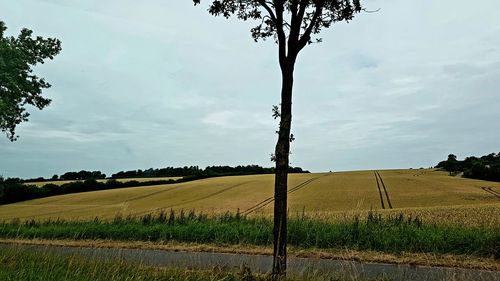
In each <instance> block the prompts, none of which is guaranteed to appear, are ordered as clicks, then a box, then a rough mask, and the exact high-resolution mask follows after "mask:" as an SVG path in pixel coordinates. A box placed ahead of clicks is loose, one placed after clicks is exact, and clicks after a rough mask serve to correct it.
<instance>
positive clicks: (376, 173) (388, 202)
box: [373, 171, 392, 209]
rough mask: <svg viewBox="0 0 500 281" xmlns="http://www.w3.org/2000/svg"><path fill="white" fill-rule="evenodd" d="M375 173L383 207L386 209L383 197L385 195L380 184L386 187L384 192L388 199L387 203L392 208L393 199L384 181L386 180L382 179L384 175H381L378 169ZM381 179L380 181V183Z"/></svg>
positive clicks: (383, 187)
mask: <svg viewBox="0 0 500 281" xmlns="http://www.w3.org/2000/svg"><path fill="white" fill-rule="evenodd" d="M373 173H374V174H375V179H376V180H377V187H378V192H379V195H380V201H381V203H382V209H385V206H384V199H383V197H384V196H383V195H382V190H381V188H380V186H382V189H384V194H385V198H386V201H387V205H388V207H389V209H392V203H391V199H390V198H389V192H387V187H386V186H385V183H384V180H383V179H382V176H380V173H379V172H378V171H374V172H373ZM379 181H380V183H379Z"/></svg>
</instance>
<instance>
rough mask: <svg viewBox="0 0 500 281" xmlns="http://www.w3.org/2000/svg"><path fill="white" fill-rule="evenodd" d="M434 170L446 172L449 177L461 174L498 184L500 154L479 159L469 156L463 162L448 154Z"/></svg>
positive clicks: (499, 180)
mask: <svg viewBox="0 0 500 281" xmlns="http://www.w3.org/2000/svg"><path fill="white" fill-rule="evenodd" d="M436 168H440V169H443V170H446V171H448V172H449V173H450V175H458V174H462V175H463V176H464V177H466V178H471V179H480V180H488V181H498V182H500V152H499V153H490V154H488V155H484V156H481V157H475V156H470V157H466V158H465V159H464V160H458V159H457V156H456V155H455V154H450V155H448V159H447V160H445V161H441V162H439V164H438V165H437V166H436Z"/></svg>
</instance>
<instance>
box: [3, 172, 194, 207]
mask: <svg viewBox="0 0 500 281" xmlns="http://www.w3.org/2000/svg"><path fill="white" fill-rule="evenodd" d="M189 180H192V179H189ZM183 181H188V179H184V180H183V179H179V180H152V181H145V182H138V181H127V182H120V181H117V180H108V181H106V182H98V181H96V180H95V179H88V180H85V181H74V182H69V183H65V184H62V185H56V184H51V183H49V184H46V185H43V186H40V187H38V186H35V185H25V184H23V183H22V182H21V181H19V180H18V179H6V180H3V179H2V178H0V204H10V203H15V202H21V201H26V200H31V199H37V198H43V197H49V196H55V195H62V194H71V193H78V192H89V191H97V190H107V189H116V188H126V187H137V186H148V185H159V184H172V183H177V182H183Z"/></svg>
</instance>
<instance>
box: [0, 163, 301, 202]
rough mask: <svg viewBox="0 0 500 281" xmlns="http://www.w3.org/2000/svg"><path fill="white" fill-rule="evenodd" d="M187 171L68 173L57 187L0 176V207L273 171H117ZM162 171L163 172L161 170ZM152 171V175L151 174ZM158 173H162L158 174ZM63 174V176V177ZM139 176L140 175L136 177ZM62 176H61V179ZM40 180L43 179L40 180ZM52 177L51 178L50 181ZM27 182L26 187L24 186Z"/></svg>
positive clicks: (251, 168) (216, 168) (255, 168)
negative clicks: (108, 174) (107, 174)
mask: <svg viewBox="0 0 500 281" xmlns="http://www.w3.org/2000/svg"><path fill="white" fill-rule="evenodd" d="M169 169H170V170H171V171H176V172H179V171H181V170H182V171H184V172H187V171H191V173H190V174H188V175H186V174H184V175H183V176H182V177H181V178H179V179H176V180H173V179H169V180H150V181H141V182H139V181H135V180H131V181H118V180H116V178H113V179H109V180H107V181H97V179H102V178H103V175H104V174H102V173H101V172H98V171H97V172H86V171H80V172H75V173H73V172H69V173H66V174H64V175H68V174H69V175H71V178H64V179H65V180H75V181H73V182H69V183H64V184H61V185H57V184H52V183H48V184H45V185H43V186H35V185H30V184H29V182H30V181H34V180H35V179H31V180H29V181H26V180H22V179H18V178H8V179H4V178H2V177H0V205H1V204H10V203H15V202H20V201H25V200H31V199H37V198H43V197H48V196H54V195H62V194H70V193H77V192H87V191H97V190H106V189H116V188H126V187H136V186H148V185H159V184H173V183H180V182H187V181H193V180H198V179H204V178H211V177H219V176H233V175H252V174H269V173H273V172H274V169H272V168H262V167H259V166H256V165H249V166H237V167H234V168H233V167H229V166H211V167H207V168H205V169H204V170H202V169H199V168H198V167H196V166H192V167H184V168H164V169H148V170H146V171H149V172H148V173H144V172H141V173H139V171H141V170H137V171H128V172H120V173H121V174H120V173H118V174H120V175H125V174H127V175H129V176H123V177H120V178H122V179H123V178H141V177H143V178H145V177H151V178H154V177H176V176H181V175H182V174H178V175H177V174H174V172H172V173H170V174H167V173H166V172H165V171H168V170H169ZM162 170H163V171H162ZM155 171H156V172H155ZM158 171H162V172H158ZM290 171H291V173H309V172H308V171H303V170H302V169H301V168H290ZM75 174H76V175H77V177H76V178H73V175H75ZM64 175H63V176H64ZM139 175H142V176H139ZM83 176H87V177H90V178H82V177H83ZM61 177H62V176H61ZM41 179H42V180H39V181H43V180H45V179H43V178H41ZM54 179H55V177H53V180H54ZM26 183H28V184H26Z"/></svg>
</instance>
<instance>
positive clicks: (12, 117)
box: [0, 21, 61, 141]
mask: <svg viewBox="0 0 500 281" xmlns="http://www.w3.org/2000/svg"><path fill="white" fill-rule="evenodd" d="M6 30H7V27H6V26H5V23H4V22H2V21H0V129H1V130H2V132H3V133H5V134H6V135H7V138H9V139H10V140H11V141H15V140H16V139H17V136H16V133H15V130H16V127H17V125H19V124H20V123H21V122H24V121H28V117H29V116H30V114H29V113H28V112H27V111H26V108H25V106H26V105H32V106H35V107H36V108H38V109H43V108H45V107H46V106H48V105H49V104H50V99H48V98H45V97H43V96H42V90H43V89H47V88H50V86H51V85H50V84H49V83H48V82H46V81H45V80H44V79H43V78H40V77H38V76H36V75H34V74H33V67H34V66H36V65H38V64H43V63H44V61H45V60H47V59H53V58H54V56H56V55H57V54H59V52H60V51H61V41H59V40H58V39H54V38H47V39H45V38H43V37H41V36H37V37H36V38H33V37H32V35H33V32H32V31H31V30H29V29H26V28H24V29H22V30H21V33H20V34H19V35H18V37H13V36H11V37H6V36H4V33H5V31H6Z"/></svg>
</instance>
